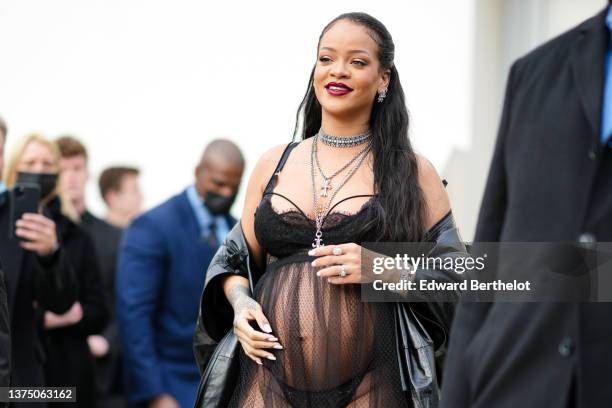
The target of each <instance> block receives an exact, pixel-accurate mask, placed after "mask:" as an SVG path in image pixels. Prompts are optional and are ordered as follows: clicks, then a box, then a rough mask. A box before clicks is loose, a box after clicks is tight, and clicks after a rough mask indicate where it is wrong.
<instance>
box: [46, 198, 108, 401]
mask: <svg viewBox="0 0 612 408" xmlns="http://www.w3.org/2000/svg"><path fill="white" fill-rule="evenodd" d="M47 209H48V210H49V212H50V214H51V216H52V218H53V220H54V221H55V223H56V226H57V230H58V239H59V241H60V243H61V245H62V247H63V248H64V250H65V253H66V257H67V260H68V262H69V263H70V265H71V267H72V268H73V270H74V272H75V275H76V277H77V280H78V283H79V294H78V298H77V301H78V302H80V303H81V306H82V308H83V318H82V319H81V321H79V322H78V323H77V324H75V325H72V326H66V327H61V328H56V329H49V330H45V332H44V340H45V348H46V355H47V359H46V363H45V375H46V382H47V385H48V386H76V387H77V404H74V403H66V404H65V406H67V407H77V406H79V407H87V408H90V407H95V371H94V360H93V356H92V355H91V353H90V351H89V346H88V344H87V336H89V335H91V334H99V333H101V332H102V330H103V329H104V327H105V325H106V323H107V321H108V305H107V301H106V296H105V294H104V290H103V287H102V279H101V277H100V269H99V264H98V258H97V256H96V251H95V247H94V244H93V241H92V239H91V237H90V236H89V234H88V233H87V232H85V230H83V229H82V228H81V227H79V226H77V225H76V224H75V223H73V222H72V221H70V220H69V219H68V218H66V217H65V216H64V215H62V214H61V213H60V211H59V201H58V200H56V201H54V202H52V203H51V204H50V205H49V206H48V207H47ZM59 405H60V404H55V403H54V404H51V406H59Z"/></svg>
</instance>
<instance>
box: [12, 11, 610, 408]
mask: <svg viewBox="0 0 612 408" xmlns="http://www.w3.org/2000/svg"><path fill="white" fill-rule="evenodd" d="M611 32H612V9H611V8H606V9H605V10H602V11H601V12H600V13H599V14H598V15H596V16H594V17H593V18H591V19H589V20H587V21H586V22H584V23H582V24H581V25H580V26H578V27H577V28H574V29H572V30H570V31H568V32H567V33H565V34H563V35H562V36H560V37H558V38H556V39H553V40H551V41H550V42H549V43H547V44H545V45H543V46H541V47H539V48H538V49H536V50H535V51H533V52H531V53H530V54H528V55H526V56H525V57H522V58H521V59H519V60H518V61H517V62H516V63H515V64H514V65H513V66H512V68H511V71H510V76H509V79H508V85H507V91H506V99H505V102H504V110H503V115H502V121H501V124H500V128H499V134H498V138H497V143H496V145H495V151H494V155H493V160H492V164H491V169H490V172H489V175H488V181H487V184H486V189H485V193H484V198H483V201H482V205H481V209H480V216H479V221H478V226H477V230H476V238H475V241H480V242H505V241H510V242H515V241H518V242H538V241H545V242H557V241H572V242H578V243H581V244H589V245H594V244H595V243H596V242H597V241H608V242H609V241H612V235H611V231H612V202H610V197H612V195H610V194H609V191H608V186H609V179H610V173H611V172H612V151H611V150H610V149H611V148H612V139H611V137H612V62H611V61H612V46H611V45H610V43H611V41H610V38H611V36H610V33H611ZM394 57H395V46H394V43H393V39H392V37H391V34H390V33H389V32H388V31H387V29H386V27H385V26H384V25H383V24H382V23H381V22H380V21H378V20H377V19H375V18H374V17H372V16H370V15H368V14H365V13H347V14H342V15H340V16H338V17H337V18H335V19H334V20H332V21H331V22H330V23H329V24H328V25H327V26H326V27H325V28H324V29H323V31H322V33H321V35H320V37H319V41H318V44H317V61H316V62H315V66H314V67H313V70H312V74H311V76H310V79H309V83H308V87H307V92H306V94H305V95H304V98H303V100H302V103H301V104H300V107H299V110H298V114H297V115H296V118H297V123H296V127H295V129H296V133H295V135H294V139H295V137H296V136H297V138H298V139H299V140H298V141H295V140H294V141H292V142H290V143H288V144H283V145H279V146H275V147H272V148H271V149H269V150H268V151H266V152H265V153H264V155H263V156H262V157H261V158H260V159H259V160H258V162H257V164H256V165H255V168H254V170H253V172H252V173H251V175H250V176H249V181H248V185H247V189H246V199H245V203H244V207H243V210H242V214H241V218H240V220H236V219H234V218H233V217H232V216H231V215H230V213H229V210H230V208H231V207H232V204H233V203H234V200H235V197H236V193H237V191H238V189H239V187H240V183H241V180H242V175H243V171H244V167H245V161H244V157H243V155H242V153H241V151H240V148H239V147H238V146H237V145H235V144H234V143H233V142H231V141H229V140H226V139H216V140H214V141H212V142H211V143H209V144H208V145H207V146H206V147H205V149H204V152H203V154H202V156H201V159H200V161H199V163H198V164H197V165H196V167H195V169H194V181H193V183H192V184H191V185H189V186H187V187H186V188H185V189H183V190H182V191H180V192H178V193H177V194H176V195H174V196H173V197H171V198H169V199H168V200H167V201H165V202H164V203H162V204H160V205H158V206H156V207H155V208H153V209H151V210H149V211H147V212H144V213H142V212H141V206H142V196H141V193H140V189H139V187H138V176H139V171H138V169H136V168H132V167H113V168H109V169H106V170H104V171H103V172H102V174H101V176H100V177H99V183H98V184H99V189H100V194H101V196H102V198H103V199H104V202H105V203H106V205H107V207H108V211H107V213H106V216H105V218H104V219H99V218H97V217H96V216H94V215H93V214H91V212H90V211H88V208H87V203H86V199H85V186H86V185H87V183H88V182H89V178H90V175H89V171H88V158H89V154H88V152H87V150H86V148H85V146H84V145H83V144H82V143H81V142H80V141H79V140H78V139H77V138H74V137H72V136H62V137H59V138H57V139H56V140H50V139H47V138H45V137H44V136H41V135H39V134H32V135H28V136H26V137H24V138H23V139H21V140H20V141H19V143H17V147H16V148H15V151H14V152H13V153H12V154H11V155H10V156H9V158H8V161H7V162H6V163H4V144H5V141H6V138H7V136H8V133H9V132H8V129H7V126H6V123H5V122H4V121H2V120H0V171H1V172H2V173H1V174H0V175H1V176H2V180H3V183H2V184H0V231H3V232H2V233H1V234H0V278H2V279H0V386H8V385H11V386H17V387H19V386H22V387H26V386H27V387H33V386H73V387H76V388H77V402H76V405H75V403H72V402H64V403H62V402H53V403H50V404H49V405H50V406H63V405H65V406H82V407H87V408H89V407H96V406H97V407H126V406H133V407H147V408H179V407H183V408H185V407H193V406H194V404H195V406H196V407H197V408H203V407H209V406H215V407H226V406H231V407H287V406H291V407H317V408H318V407H347V406H350V407H384V408H386V407H420V406H432V407H433V406H442V407H444V408H468V407H472V408H491V407H495V408H503V407H516V406H523V407H526V408H531V407H534V408H535V407H552V408H574V407H589V408H599V407H606V406H608V405H609V403H610V400H612V394H611V393H612V389H611V388H610V387H608V386H607V385H608V382H609V381H608V375H607V372H608V371H609V370H610V369H611V368H612V354H611V353H609V348H610V344H612V325H610V324H609V323H608V319H609V317H610V315H611V314H612V309H611V308H610V304H609V303H588V302H584V303H578V302H574V303H569V302H566V303H558V302H555V303H550V302H549V303H510V302H497V303H492V302H480V303H479V302H459V299H458V297H453V298H452V299H450V300H449V299H448V298H445V300H444V301H439V300H435V299H433V298H431V299H427V301H426V302H412V301H410V302H409V301H406V299H403V300H404V301H394V302H364V301H362V299H361V297H360V295H361V292H360V287H361V286H360V284H365V283H369V280H368V279H369V278H368V276H367V274H366V270H365V267H364V265H363V264H362V262H363V260H364V257H363V256H362V255H363V253H362V248H363V247H362V245H365V244H364V243H367V242H392V243H402V242H418V243H422V242H427V243H429V244H431V249H430V251H431V253H432V254H435V255H436V256H438V257H450V258H452V257H455V258H456V257H466V256H469V254H468V247H467V246H466V245H465V244H464V243H463V242H462V241H461V237H460V234H459V232H458V229H457V227H456V225H455V223H454V219H453V213H452V210H451V205H450V199H449V197H448V195H447V193H446V190H445V186H446V183H445V182H444V181H443V180H442V179H441V178H440V176H439V175H438V173H437V171H436V169H435V168H434V167H433V165H432V164H431V163H430V162H429V161H428V160H427V159H426V158H425V157H423V156H422V155H420V154H418V153H417V152H415V150H414V149H413V147H412V145H411V142H410V139H409V137H408V123H409V121H408V112H407V108H406V104H405V98H404V91H403V89H402V85H401V82H400V80H399V73H398V69H397V67H396V66H395V63H394ZM340 191H341V193H340V194H338V193H339V192H340ZM27 197H35V198H36V200H35V203H34V204H35V208H34V209H32V208H30V211H26V212H23V213H21V212H19V211H17V210H18V209H19V208H20V205H22V203H24V202H26V203H27ZM24 205H25V204H24ZM16 214H17V215H16ZM5 232H8V233H5ZM536 255H543V254H536ZM529 261H533V264H535V265H536V266H537V265H541V264H538V261H539V259H538V258H537V256H536V257H535V258H533V259H530V260H529ZM543 266H544V265H542V267H543ZM538 268H539V267H536V268H534V279H538V277H539V278H541V276H540V270H539V269H538ZM404 272H405V273H407V274H404ZM458 275H459V273H457V271H455V270H453V266H452V265H451V266H448V267H447V266H442V265H441V264H440V266H439V267H437V266H435V265H434V266H432V267H430V266H426V267H416V266H414V265H413V267H412V269H411V270H410V271H403V272H402V271H394V272H393V273H390V274H387V275H385V276H384V278H383V277H382V276H381V279H385V280H386V282H387V283H393V282H396V281H398V279H402V280H408V281H423V280H433V281H436V282H441V283H454V282H456V281H457V279H458ZM457 296H458V294H457ZM0 404H1V403H0ZM29 405H31V406H33V407H34V406H36V407H40V406H41V404H39V403H31V404H29ZM29 405H28V404H27V403H25V402H20V403H18V404H16V406H29Z"/></svg>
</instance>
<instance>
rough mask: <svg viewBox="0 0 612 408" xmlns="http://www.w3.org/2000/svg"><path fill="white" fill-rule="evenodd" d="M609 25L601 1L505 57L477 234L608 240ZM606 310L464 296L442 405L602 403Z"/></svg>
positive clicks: (610, 397)
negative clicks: (569, 24) (587, 15)
mask: <svg viewBox="0 0 612 408" xmlns="http://www.w3.org/2000/svg"><path fill="white" fill-rule="evenodd" d="M611 30H612V13H611V14H610V15H609V14H608V10H607V9H606V10H604V11H602V12H600V13H599V14H598V15H596V16H595V17H593V18H591V19H589V20H587V21H585V22H584V23H582V24H580V25H579V26H578V27H576V28H574V29H572V30H570V31H568V32H566V33H564V34H562V35H560V36H559V37H557V38H555V39H553V40H551V41H549V42H547V43H546V44H544V45H543V46H541V47H538V48H537V49H535V50H534V51H532V52H531V53H529V54H528V55H526V56H524V57H523V58H520V59H519V60H517V61H516V62H515V63H514V65H513V66H512V68H511V70H510V75H509V79H508V84H507V89H506V96H505V102H504V110H503V115H502V119H501V124H500V128H499V134H498V139H497V142H496V146H495V151H494V155H493V160H492V164H491V169H490V172H489V176H488V180H487V184H486V189H485V193H484V198H483V201H482V207H481V210H480V216H479V220H478V225H477V228H476V236H475V241H478V242H497V241H500V242H536V241H542V242H543V241H547V242H553V241H566V242H567V241H572V242H576V241H578V242H583V243H594V242H596V241H602V242H603V241H612V194H611V193H610V186H611V185H612V148H611V147H610V146H611V145H610V140H609V137H610V134H611V133H612V129H611V128H610V125H611V124H612V100H611V99H612V98H611V96H612V93H608V92H610V91H609V90H608V91H606V92H604V88H608V87H610V86H611V85H612V73H611V74H608V72H609V69H610V68H611V67H610V66H609V64H607V63H606V60H607V59H608V53H609V52H610V51H609V43H610V40H609V39H610V32H611ZM609 89H611V90H612V88H609ZM604 95H607V96H605V97H604ZM536 273H537V272H536ZM611 319H612V304H611V303H464V304H461V305H460V306H459V307H458V309H457V313H456V316H455V321H454V324H453V328H452V331H451V339H450V345H449V353H448V357H447V360H446V366H445V368H446V370H445V377H444V381H443V384H444V386H443V387H444V388H443V407H446V408H467V407H470V408H505V407H508V408H509V407H512V408H514V407H521V408H531V407H534V408H535V407H538V408H541V407H546V408H566V407H581V408H582V407H585V408H586V407H588V408H598V407H609V406H611V404H612V387H611V386H610V385H611V384H610V376H611V373H612V320H611Z"/></svg>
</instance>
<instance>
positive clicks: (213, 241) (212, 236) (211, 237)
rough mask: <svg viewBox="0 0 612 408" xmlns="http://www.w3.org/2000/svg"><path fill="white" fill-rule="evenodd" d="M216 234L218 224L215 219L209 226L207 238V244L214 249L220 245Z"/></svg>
mask: <svg viewBox="0 0 612 408" xmlns="http://www.w3.org/2000/svg"><path fill="white" fill-rule="evenodd" d="M216 232H217V223H216V222H215V220H214V219H213V220H212V221H211V222H210V223H209V224H208V237H207V238H206V242H208V244H209V245H210V246H212V247H216V246H218V245H219V243H218V242H217V234H216Z"/></svg>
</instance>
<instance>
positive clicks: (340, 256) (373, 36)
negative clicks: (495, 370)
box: [201, 13, 454, 407]
mask: <svg viewBox="0 0 612 408" xmlns="http://www.w3.org/2000/svg"><path fill="white" fill-rule="evenodd" d="M317 54H318V55H317V62H316V64H315V67H314V69H313V71H312V74H311V77H310V81H309V84H308V89H307V91H306V95H305V97H304V99H303V101H302V103H301V105H300V109H299V111H298V115H297V124H296V131H295V135H296V136H299V137H300V138H301V141H300V142H299V143H291V144H289V146H286V145H282V146H278V147H275V148H273V149H271V150H269V151H268V152H266V153H265V154H264V155H263V157H262V158H261V159H260V160H259V162H258V163H257V165H256V167H255V169H254V171H253V173H252V175H251V177H250V181H249V184H248V189H247V194H246V201H245V206H244V211H243V214H242V218H241V222H240V226H241V228H242V231H243V236H244V238H245V241H246V244H247V246H248V254H249V256H250V258H252V261H253V264H254V265H255V266H256V269H257V270H259V271H264V273H258V274H255V276H254V278H255V279H254V280H255V281H254V282H252V283H255V286H254V291H253V293H251V292H250V290H249V279H248V276H247V274H246V273H245V268H233V267H231V266H230V267H227V268H226V269H225V270H221V271H220V272H219V271H218V270H217V269H215V268H216V266H215V265H219V262H215V261H213V263H211V267H210V268H209V270H208V275H207V280H206V285H205V289H204V293H203V296H202V309H201V313H202V315H201V316H202V319H201V320H202V325H203V327H204V330H205V332H206V333H207V334H208V335H209V336H210V337H212V338H213V339H214V340H216V341H219V340H220V339H221V337H223V336H224V335H225V334H226V332H227V330H228V329H229V328H230V327H231V326H232V325H233V332H234V333H235V335H236V336H237V338H238V340H239V342H240V345H241V346H242V347H241V348H242V351H243V352H241V353H240V374H239V379H238V384H237V388H236V389H235V390H234V392H233V396H232V398H231V401H230V402H229V405H230V406H240V407H263V406H265V407H284V406H293V407H344V406H355V407H357V406H359V407H401V406H405V407H406V406H412V403H411V398H410V396H408V397H407V394H406V390H405V387H403V386H402V380H401V377H402V374H401V373H400V367H399V365H398V348H397V341H398V339H397V335H396V321H395V319H396V317H395V315H394V309H393V304H391V303H365V302H362V301H361V298H360V286H359V283H362V281H363V279H364V275H365V272H364V271H362V265H361V250H362V247H361V245H360V243H362V242H368V241H393V242H403V241H421V240H422V239H423V237H424V236H426V233H427V232H428V231H430V230H431V229H432V227H434V226H438V225H441V222H442V221H444V220H445V219H447V220H448V219H449V217H450V216H451V212H450V204H449V200H448V196H447V194H446V191H445V189H444V185H443V183H442V181H441V180H440V178H439V176H438V174H437V173H436V171H435V169H434V168H433V166H432V165H431V164H430V163H429V162H428V161H427V160H426V159H425V158H424V157H422V156H419V155H417V154H416V153H415V152H414V151H413V149H412V146H411V144H410V140H409V138H408V112H407V109H406V105H405V99H404V93H403V90H402V86H401V83H400V80H399V75H398V71H397V69H396V67H395V65H394V44H393V40H392V38H391V35H390V34H389V32H388V31H387V29H386V28H385V27H384V25H383V24H382V23H380V22H379V21H378V20H376V19H375V18H373V17H371V16H369V15H367V14H364V13H349V14H343V15H340V16H339V17H337V18H336V19H334V20H333V21H331V22H330V23H329V24H328V25H327V26H326V27H325V29H324V30H323V32H322V34H321V36H320V38H319V43H318V47H317ZM294 138H295V136H294ZM453 228H454V225H453ZM228 246H229V245H226V246H225V248H223V249H222V250H220V252H218V255H219V256H221V255H222V253H223V252H224V251H225V253H227V252H228V248H227V247H228ZM234 258H235V257H234ZM224 262H225V264H230V262H229V261H228V260H227V259H226V260H225V261H224ZM213 264H215V265H213Z"/></svg>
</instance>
